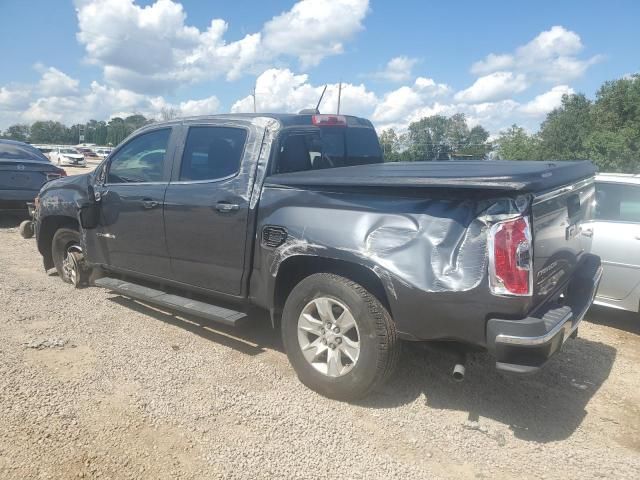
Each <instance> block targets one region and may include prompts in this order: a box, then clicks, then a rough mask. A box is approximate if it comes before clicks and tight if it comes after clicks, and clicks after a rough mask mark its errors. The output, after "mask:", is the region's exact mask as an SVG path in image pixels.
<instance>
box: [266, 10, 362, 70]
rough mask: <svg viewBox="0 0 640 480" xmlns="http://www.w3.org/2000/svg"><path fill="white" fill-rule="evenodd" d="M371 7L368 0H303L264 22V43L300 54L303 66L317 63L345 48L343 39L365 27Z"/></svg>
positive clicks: (275, 50) (282, 51)
mask: <svg viewBox="0 0 640 480" xmlns="http://www.w3.org/2000/svg"><path fill="white" fill-rule="evenodd" d="M368 10H369V1H368V0H301V1H299V2H298V3H296V4H295V5H294V6H293V8H292V9H291V10H289V11H288V12H284V13H282V14H280V15H278V16H276V17H274V18H273V19H271V20H270V21H268V22H267V23H266V24H265V25H264V29H263V44H264V47H265V48H266V49H267V51H269V52H272V54H276V55H282V54H284V55H292V56H296V57H298V58H299V59H300V61H301V62H302V67H303V68H305V67H308V66H314V65H317V64H318V63H320V61H321V60H322V59H323V58H324V57H326V56H328V55H336V54H339V53H342V52H343V51H344V45H343V42H344V41H345V40H348V39H349V38H351V37H352V36H353V35H354V34H355V33H356V32H358V31H359V30H362V28H363V26H362V20H364V17H365V16H366V14H367V12H368Z"/></svg>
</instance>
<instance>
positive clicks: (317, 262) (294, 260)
mask: <svg viewBox="0 0 640 480" xmlns="http://www.w3.org/2000/svg"><path fill="white" fill-rule="evenodd" d="M315 273H334V274H336V275H340V276H341V277H345V278H348V279H349V280H352V281H354V282H356V283H358V284H360V285H362V286H363V287H364V288H365V289H366V290H368V291H369V293H371V294H372V295H373V296H375V297H376V298H377V299H378V301H379V302H380V303H381V304H382V305H383V306H384V307H385V308H386V309H387V311H388V312H389V314H390V315H392V312H391V307H390V304H389V299H388V297H387V292H386V290H385V288H384V285H383V283H382V280H381V279H380V277H378V275H376V273H375V272H373V271H372V270H371V269H369V268H367V267H365V266H363V265H360V264H358V263H352V262H348V261H344V260H336V259H332V258H322V257H311V256H306V255H296V256H293V257H290V258H288V259H286V260H285V261H284V262H282V264H281V265H280V268H279V269H278V275H277V277H276V284H275V288H274V292H273V311H272V321H273V322H274V323H276V322H279V321H280V317H281V314H282V309H283V308H284V303H285V302H286V300H287V297H288V296H289V293H291V290H293V288H294V287H295V286H296V285H297V284H298V283H300V282H301V281H302V280H303V279H304V278H306V277H308V276H310V275H313V274H315ZM392 318H393V315H392Z"/></svg>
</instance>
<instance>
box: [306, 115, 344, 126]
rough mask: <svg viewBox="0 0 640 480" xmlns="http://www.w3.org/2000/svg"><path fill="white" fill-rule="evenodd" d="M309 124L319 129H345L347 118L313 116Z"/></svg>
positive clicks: (341, 116)
mask: <svg viewBox="0 0 640 480" xmlns="http://www.w3.org/2000/svg"><path fill="white" fill-rule="evenodd" d="M311 122H312V123H313V124H314V125H318V126H319V127H346V126H347V118H346V117H344V116H343V115H314V116H312V117H311Z"/></svg>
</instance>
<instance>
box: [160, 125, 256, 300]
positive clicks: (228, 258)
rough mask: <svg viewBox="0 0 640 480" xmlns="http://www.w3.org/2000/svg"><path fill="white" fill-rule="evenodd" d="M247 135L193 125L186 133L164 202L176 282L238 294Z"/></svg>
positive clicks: (246, 206)
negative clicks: (243, 160) (244, 154)
mask: <svg viewBox="0 0 640 480" xmlns="http://www.w3.org/2000/svg"><path fill="white" fill-rule="evenodd" d="M248 135H250V132H249V130H247V129H246V128H242V127H239V126H238V127H232V126H228V125H225V126H214V125H200V126H198V125H193V126H190V127H189V128H188V130H187V132H186V140H185V143H184V149H183V152H182V157H181V161H180V162H179V166H176V168H175V169H174V173H173V177H172V181H171V183H169V186H168V187H167V193H166V196H165V225H166V232H167V248H168V250H169V256H170V257H171V270H172V278H173V279H174V280H176V281H178V282H181V283H185V284H188V285H192V286H195V287H200V288H204V289H207V290H212V291H216V292H221V293H225V294H230V295H238V294H239V293H240V291H241V284H242V275H243V271H244V255H245V243H246V235H247V228H248V226H247V217H248V211H249V194H250V191H249V188H250V186H251V184H252V180H251V175H250V168H251V165H254V163H253V162H242V156H243V152H244V150H245V149H244V146H245V143H247V137H248ZM248 154H249V155H254V154H255V153H251V152H250V153H248Z"/></svg>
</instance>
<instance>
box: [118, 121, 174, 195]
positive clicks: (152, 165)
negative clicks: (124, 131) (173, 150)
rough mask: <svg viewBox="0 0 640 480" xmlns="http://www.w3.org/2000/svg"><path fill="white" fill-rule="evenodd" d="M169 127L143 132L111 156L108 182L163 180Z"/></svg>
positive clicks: (169, 133)
mask: <svg viewBox="0 0 640 480" xmlns="http://www.w3.org/2000/svg"><path fill="white" fill-rule="evenodd" d="M170 135H171V129H170V128H165V129H162V130H155V131H153V132H149V133H144V134H142V135H140V136H138V137H136V138H134V139H133V140H131V141H129V142H128V143H127V144H126V145H125V146H124V147H122V148H121V149H120V150H119V151H118V152H116V154H115V155H114V156H113V157H112V158H111V161H110V164H109V174H108V179H107V182H108V183H149V182H160V181H162V180H163V172H164V162H165V157H166V154H167V144H168V143H169V136H170Z"/></svg>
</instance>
